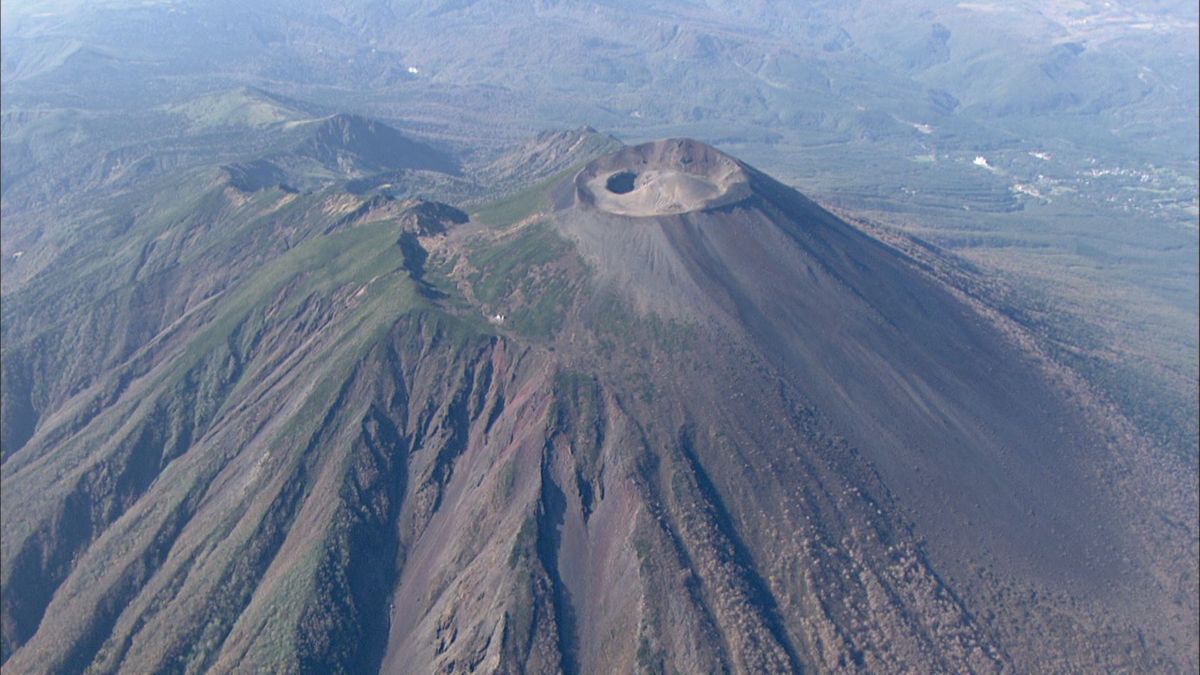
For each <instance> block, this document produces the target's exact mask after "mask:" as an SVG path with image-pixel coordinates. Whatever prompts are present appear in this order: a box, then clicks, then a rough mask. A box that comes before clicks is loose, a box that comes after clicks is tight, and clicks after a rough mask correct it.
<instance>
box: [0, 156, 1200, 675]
mask: <svg viewBox="0 0 1200 675" xmlns="http://www.w3.org/2000/svg"><path fill="white" fill-rule="evenodd" d="M607 147H608V145H607V143H604V142H600V141H599V140H597V139H595V138H594V137H592V136H589V135H587V134H583V135H582V136H579V135H576V136H567V137H562V138H554V137H543V138H541V139H539V140H538V141H535V142H533V143H531V144H530V146H529V148H530V149H531V156H530V166H532V167H535V168H534V169H530V170H529V172H528V173H527V174H525V175H526V176H527V177H528V179H529V180H530V181H537V186H536V187H534V188H531V189H530V190H529V191H528V192H526V193H522V194H517V195H515V196H510V197H508V198H506V199H505V200H504V201H503V202H502V204H501V207H492V208H482V209H480V210H479V211H478V212H477V214H476V216H475V217H474V218H473V219H472V220H471V221H468V219H467V216H466V214H464V213H462V212H461V211H458V210H457V209H454V208H452V207H449V206H446V205H441V204H437V203H433V202H425V201H416V200H408V201H401V200H395V199H391V198H388V197H386V196H383V195H380V194H376V193H373V192H371V191H370V190H368V191H366V192H365V193H363V194H350V193H347V192H344V191H342V190H340V189H334V188H331V189H326V190H321V191H316V192H312V193H307V194H300V193H297V192H295V191H291V190H287V189H284V188H281V187H273V186H271V185H270V181H266V182H265V183H263V184H262V185H257V184H256V185H254V186H248V185H245V184H243V183H242V182H240V181H239V175H238V174H236V172H231V171H225V172H223V173H218V174H215V175H217V178H216V179H213V180H212V182H211V183H209V184H205V186H204V189H203V190H200V191H198V192H197V193H195V196H194V197H193V198H192V199H191V200H190V201H187V202H184V203H179V204H176V205H175V208H172V209H163V208H157V207H156V205H154V204H144V205H143V208H142V209H140V210H137V211H136V213H137V214H138V215H136V216H135V217H134V218H133V220H132V223H122V227H123V228H124V229H114V230H113V231H112V232H111V235H112V236H111V237H110V238H108V239H106V241H109V242H110V243H109V244H108V245H107V246H108V247H107V248H102V249H97V250H95V251H93V253H92V257H93V258H94V260H93V261H92V262H91V264H85V262H84V260H85V258H84V256H82V255H81V254H80V252H79V251H74V252H73V249H70V248H67V249H58V250H56V251H55V252H54V255H50V254H49V253H41V252H39V251H38V250H36V246H35V247H34V248H31V250H30V253H29V255H30V256H31V258H33V259H35V260H36V259H45V260H47V261H48V262H46V263H45V266H44V267H41V268H36V269H33V270H31V271H29V272H28V277H27V278H25V279H23V280H22V281H21V283H19V284H14V285H12V286H11V287H10V286H6V288H11V289H12V290H7V291H6V294H5V302H4V317H3V319H4V321H3V326H4V328H3V330H4V336H3V337H4V351H3V368H4V374H5V378H4V411H5V416H4V424H3V432H4V434H3V465H2V476H3V486H2V487H3V491H4V500H3V510H2V522H0V526H2V527H3V535H4V536H3V539H2V542H3V543H2V547H0V553H2V556H3V558H2V562H3V565H2V570H3V576H2V578H0V582H2V584H3V586H2V591H3V598H4V602H3V615H2V619H3V649H4V654H3V656H4V658H5V662H4V665H5V670H6V671H9V670H11V671H12V672H81V671H85V670H87V671H90V672H114V671H123V672H156V671H163V670H170V671H177V670H183V671H199V670H212V671H215V672H232V671H244V670H253V669H271V670H284V671H293V672H296V671H304V672H362V671H369V670H373V669H377V668H381V669H383V670H385V671H388V672H403V671H410V672H411V671H418V672H433V671H446V672H458V671H483V672H558V671H564V672H612V671H633V670H637V671H644V672H665V671H669V670H679V671H682V672H711V671H718V670H732V671H737V672H762V671H787V670H793V671H798V670H804V669H810V670H820V671H838V670H845V671H853V670H869V671H881V670H902V669H906V668H908V669H917V670H922V671H933V670H941V671H965V670H972V671H994V670H1003V669H1005V668H1010V667H1016V668H1017V669H1020V670H1030V669H1034V668H1039V669H1051V670H1068V669H1105V668H1109V669H1135V670H1164V669H1165V670H1171V669H1175V670H1187V669H1194V668H1195V667H1196V663H1195V656H1194V652H1195V648H1196V638H1195V626H1196V621H1197V619H1196V612H1197V607H1196V600H1195V597H1196V583H1197V582H1196V574H1195V570H1194V566H1193V565H1191V561H1192V560H1193V559H1194V557H1195V555H1196V554H1197V532H1196V526H1195V522H1194V520H1193V519H1192V515H1191V514H1193V513H1194V512H1195V508H1196V492H1195V488H1194V485H1193V483H1192V482H1191V480H1192V479H1191V477H1189V476H1187V475H1183V474H1176V473H1172V467H1173V465H1172V464H1171V463H1170V458H1163V457H1159V456H1157V455H1154V454H1152V453H1151V452H1149V451H1148V450H1146V449H1145V448H1144V447H1143V446H1142V444H1141V442H1140V440H1139V438H1138V437H1137V436H1136V434H1135V433H1134V432H1133V431H1132V430H1131V429H1130V427H1128V426H1125V425H1123V422H1122V421H1121V420H1120V418H1119V417H1118V416H1114V415H1111V414H1109V411H1108V410H1107V409H1105V408H1103V407H1102V405H1101V404H1100V403H1098V402H1096V401H1094V400H1093V399H1092V397H1091V396H1090V394H1089V392H1088V391H1087V390H1086V388H1084V387H1083V386H1082V385H1080V384H1079V382H1078V381H1077V380H1075V379H1073V378H1072V376H1071V373H1070V372H1069V371H1065V370H1063V369H1061V368H1058V367H1057V366H1056V365H1055V364H1054V363H1053V362H1051V361H1049V360H1047V359H1045V358H1044V357H1042V356H1040V355H1039V354H1037V353H1036V351H1034V350H1033V349H1032V348H1031V347H1030V346H1029V344H1028V342H1026V341H1023V336H1022V334H1021V333H1020V331H1019V330H1018V329H1017V328H1015V327H1014V326H1013V325H1012V324H1011V323H1008V322H1006V320H1005V319H1004V317H1003V316H1000V315H997V314H996V313H995V312H993V311H991V310H990V309H989V308H988V307H986V306H985V305H982V304H980V303H979V302H978V301H977V300H976V299H974V298H972V297H970V296H969V295H967V294H964V292H963V291H962V289H961V288H959V287H957V286H955V285H952V284H949V283H947V282H946V281H945V280H944V279H943V278H941V277H940V276H939V274H938V273H937V269H936V268H934V267H931V266H928V265H926V264H925V263H924V262H923V261H922V260H920V259H918V258H913V257H909V256H907V255H905V254H902V253H900V252H899V251H898V250H896V249H894V248H890V247H888V246H885V245H884V244H881V243H880V242H879V241H877V240H875V239H872V238H870V237H868V236H866V235H865V234H863V233H862V232H860V231H858V230H856V229H855V228H853V227H851V226H849V225H847V224H846V223H844V222H842V221H840V220H838V219H836V218H834V217H833V216H832V215H830V214H829V213H827V212H825V211H824V210H822V209H820V208H819V207H817V206H816V205H814V204H813V203H811V202H809V201H808V200H806V199H805V198H803V197H802V196H800V195H798V194H797V193H795V192H794V191H792V190H790V189H788V188H786V187H784V186H782V185H781V184H779V183H777V182H775V181H773V180H772V179H770V178H769V177H767V176H765V175H763V174H761V173H760V172H758V171H756V170H755V169H753V168H752V167H749V166H747V165H745V164H743V163H741V162H739V161H737V160H736V159H734V158H732V157H729V156H727V155H724V154H723V153H720V152H719V151H717V150H715V149H713V148H711V147H708V146H705V145H703V144H700V143H696V142H694V141H686V140H674V141H661V142H656V143H651V144H646V145H641V146H635V147H625V148H620V149H618V150H616V151H615V152H613V153H611V154H608V155H604V156H602V157H599V158H595V154H597V153H599V152H602V151H605V150H606V149H607ZM534 153H540V154H538V156H534ZM539 157H540V159H539ZM588 160H591V161H588ZM518 164H519V162H516V161H515V160H513V161H508V160H506V161H502V162H499V163H498V164H497V165H495V167H494V169H493V171H494V175H495V176H497V177H498V180H499V181H500V182H503V180H506V178H505V177H509V178H507V179H511V180H515V178H511V176H512V175H513V173H512V172H513V171H514V170H510V169H508V168H506V167H509V166H511V167H515V166H517V165H518ZM572 166H574V167H581V168H579V169H577V170H569V171H564V168H565V167H572ZM536 167H544V170H543V169H539V168H536ZM251 187H253V189H250V188H251ZM164 199H165V197H164ZM114 227H115V226H114ZM64 250H65V252H64ZM131 251H136V252H137V255H129V252H131ZM72 266H78V267H79V269H78V270H76V271H73V272H72V273H71V274H67V273H66V271H67V270H69V269H70V268H71V267H72ZM6 274H7V272H6ZM55 297H64V298H70V302H55V301H54V298H55Z"/></svg>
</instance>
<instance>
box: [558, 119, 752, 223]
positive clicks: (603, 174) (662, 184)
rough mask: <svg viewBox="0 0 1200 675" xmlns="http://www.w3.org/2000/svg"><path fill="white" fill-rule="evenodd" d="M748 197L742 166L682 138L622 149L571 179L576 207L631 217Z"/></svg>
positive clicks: (706, 206) (703, 207)
mask: <svg viewBox="0 0 1200 675" xmlns="http://www.w3.org/2000/svg"><path fill="white" fill-rule="evenodd" d="M750 193H751V189H750V177H749V174H748V173H747V172H746V170H745V168H744V167H743V166H742V164H741V163H740V162H738V161H737V160H736V159H734V158H732V157H730V156H729V155H726V154H725V153H723V152H721V151H719V150H717V149H716V148H713V147H712V146H709V145H706V144H704V143H701V142H699V141H695V140H692V139H686V138H673V139H666V140H659V141H653V142H650V143H643V144H641V145H635V146H629V147H625V148H622V149H620V150H618V151H617V152H614V153H612V154H609V155H606V156H604V157H600V158H599V159H596V160H594V161H592V162H591V163H590V164H588V165H587V166H585V167H584V168H583V169H582V170H581V171H580V172H579V173H578V174H577V175H576V176H575V194H576V200H577V201H578V202H579V203H580V204H583V205H585V206H587V207H590V208H594V209H597V210H599V211H604V212H607V213H612V214H615V215H619V216H629V217H635V218H645V217H653V216H664V215H673V214H680V213H688V212H693V211H704V210H709V209H714V208H719V207H722V206H728V205H731V204H735V203H737V202H740V201H742V200H744V199H746V198H747V197H749V196H750Z"/></svg>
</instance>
